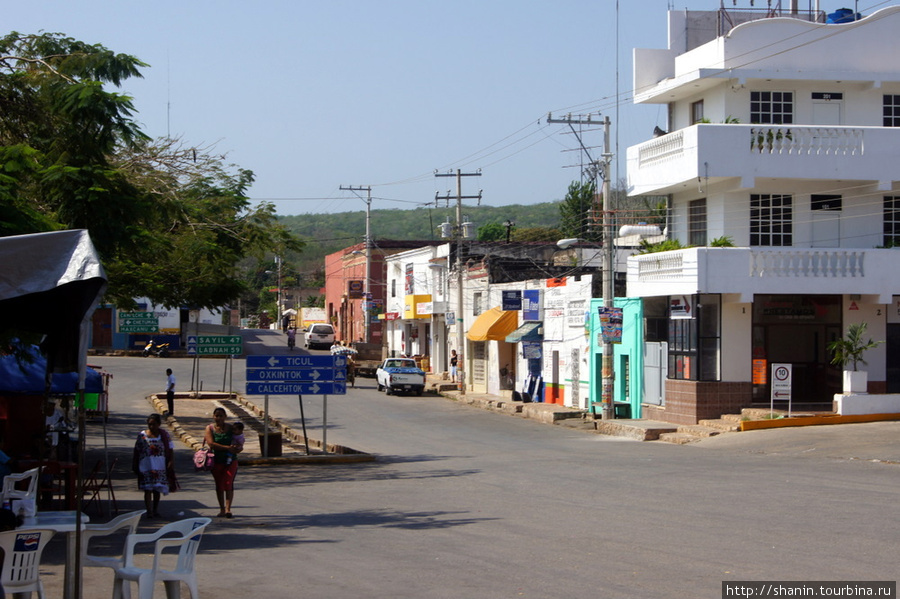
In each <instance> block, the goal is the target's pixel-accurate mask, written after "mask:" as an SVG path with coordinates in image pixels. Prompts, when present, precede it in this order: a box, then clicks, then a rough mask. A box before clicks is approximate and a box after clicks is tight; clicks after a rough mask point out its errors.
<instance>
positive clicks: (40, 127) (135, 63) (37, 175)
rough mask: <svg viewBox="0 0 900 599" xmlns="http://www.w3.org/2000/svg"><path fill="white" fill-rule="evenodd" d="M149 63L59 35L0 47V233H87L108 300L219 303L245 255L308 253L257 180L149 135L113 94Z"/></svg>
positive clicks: (8, 39) (12, 40)
mask: <svg viewBox="0 0 900 599" xmlns="http://www.w3.org/2000/svg"><path fill="white" fill-rule="evenodd" d="M146 66H147V65H146V64H144V63H143V62H141V61H140V60H138V59H137V58H135V57H132V56H128V55H125V54H114V53H113V52H111V51H110V50H107V49H106V48H104V47H103V46H101V45H99V44H98V45H90V44H86V43H84V42H80V41H77V40H74V39H72V38H67V37H64V36H63V35H61V34H53V33H44V34H39V35H21V34H18V33H15V32H13V33H10V34H9V35H6V36H4V37H2V38H0V235H3V236H5V235H17V234H24V233H36V232H41V231H49V230H54V229H87V230H89V231H90V234H91V239H92V240H93V242H94V245H95V247H96V248H97V251H98V252H99V253H100V256H101V258H102V260H103V264H104V267H105V268H106V270H107V274H108V276H109V290H108V293H107V299H108V300H109V301H112V302H115V303H117V304H119V305H122V306H128V305H130V304H131V303H132V302H133V298H135V297H139V296H146V297H149V298H150V299H151V300H152V301H154V302H155V303H158V304H163V305H166V306H180V305H189V306H192V307H204V306H205V307H215V306H221V305H223V304H225V303H227V302H229V301H230V300H232V299H234V298H235V297H236V296H237V294H238V293H239V292H240V290H241V289H242V288H243V287H244V285H243V283H242V282H241V280H240V278H239V277H238V276H237V271H236V269H235V265H236V264H237V263H238V261H240V260H241V259H242V258H243V257H245V256H247V255H252V254H259V255H261V254H262V252H263V251H265V250H270V251H271V250H273V249H274V250H278V251H286V250H288V249H299V248H300V247H301V245H300V244H298V243H297V241H296V239H294V238H293V237H292V236H290V235H289V234H288V233H287V231H286V230H285V229H284V228H283V227H281V226H280V225H279V224H278V222H277V220H276V218H275V213H274V208H273V206H271V205H267V204H262V205H259V206H256V207H251V205H250V203H249V199H248V197H247V189H248V187H249V185H250V184H251V183H252V181H253V173H251V172H250V171H247V170H242V169H239V168H237V167H235V166H234V165H228V164H226V163H225V161H224V159H225V157H224V156H216V155H212V154H211V153H210V152H209V151H208V149H207V148H204V149H198V148H189V147H188V148H186V147H182V146H181V145H180V143H179V142H178V141H177V140H170V139H165V140H157V141H152V140H150V139H149V138H148V137H147V136H146V135H144V134H143V133H142V132H141V131H140V129H139V127H138V126H137V124H136V123H135V121H134V120H133V114H134V107H133V104H132V99H131V98H130V97H128V96H126V95H123V94H120V93H117V92H114V91H110V90H109V87H118V86H119V85H120V84H121V83H122V82H123V81H124V80H126V79H128V78H131V77H140V76H141V74H140V68H142V67H146Z"/></svg>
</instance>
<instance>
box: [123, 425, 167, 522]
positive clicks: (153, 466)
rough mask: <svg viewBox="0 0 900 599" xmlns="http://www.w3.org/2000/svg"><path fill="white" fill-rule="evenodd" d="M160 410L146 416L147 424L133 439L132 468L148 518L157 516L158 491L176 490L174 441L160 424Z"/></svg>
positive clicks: (161, 492) (164, 493) (162, 493)
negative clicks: (157, 412)
mask: <svg viewBox="0 0 900 599" xmlns="http://www.w3.org/2000/svg"><path fill="white" fill-rule="evenodd" d="M161 424H162V419H161V418H160V417H159V414H156V413H154V414H150V415H149V416H147V428H146V429H145V430H142V431H141V432H140V433H139V434H138V437H137V441H135V443H134V457H133V460H132V465H131V470H132V472H134V474H135V475H137V477H138V488H139V489H140V490H141V491H143V492H144V507H145V509H146V510H147V517H148V518H156V517H158V516H159V498H160V495H168V494H169V492H170V491H175V490H177V486H178V483H177V482H176V481H175V470H174V460H175V454H174V444H173V443H172V438H171V437H170V436H169V433H167V432H166V431H165V430H164V429H163V428H161V426H160V425H161Z"/></svg>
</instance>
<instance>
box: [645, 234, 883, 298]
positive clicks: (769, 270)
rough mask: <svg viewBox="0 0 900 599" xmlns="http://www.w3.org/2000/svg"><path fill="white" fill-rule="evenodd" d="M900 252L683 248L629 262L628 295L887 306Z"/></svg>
mask: <svg viewBox="0 0 900 599" xmlns="http://www.w3.org/2000/svg"><path fill="white" fill-rule="evenodd" d="M898 258H900V250H895V249H840V248H835V249H822V248H812V249H802V248H709V247H699V248H688V249H684V250H675V251H671V252H659V253H655V254H644V255H640V256H633V257H631V258H629V259H628V296H629V297H653V296H667V295H692V294H694V293H723V294H738V295H739V296H740V298H739V299H738V300H737V301H740V302H744V303H748V302H751V301H752V300H753V295H754V294H757V293H765V294H790V293H802V294H828V295H841V294H848V293H854V294H861V295H876V296H878V298H877V301H875V303H879V304H890V303H891V302H892V298H891V296H892V294H893V292H894V290H895V288H896V287H895V285H893V281H896V280H897V278H898V277H900V260H898Z"/></svg>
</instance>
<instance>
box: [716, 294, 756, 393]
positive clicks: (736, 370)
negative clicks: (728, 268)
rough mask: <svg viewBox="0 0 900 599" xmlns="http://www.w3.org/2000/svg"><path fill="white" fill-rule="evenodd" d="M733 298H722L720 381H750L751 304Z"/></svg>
mask: <svg viewBox="0 0 900 599" xmlns="http://www.w3.org/2000/svg"><path fill="white" fill-rule="evenodd" d="M735 299H736V298H735V297H734V296H729V295H723V296H722V379H721V380H723V381H729V382H740V383H742V382H749V381H750V380H752V378H751V377H752V360H753V348H752V346H753V343H752V336H753V304H749V303H748V304H744V303H737V302H736V301H732V300H735Z"/></svg>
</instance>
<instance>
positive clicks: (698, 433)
mask: <svg viewBox="0 0 900 599" xmlns="http://www.w3.org/2000/svg"><path fill="white" fill-rule="evenodd" d="M676 432H678V433H684V434H686V435H694V436H695V437H699V438H707V437H715V436H716V435H721V434H722V433H723V432H725V431H723V430H722V429H719V428H713V427H711V426H700V425H699V424H685V425H682V426H679V427H678V430H677V431H676Z"/></svg>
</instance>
